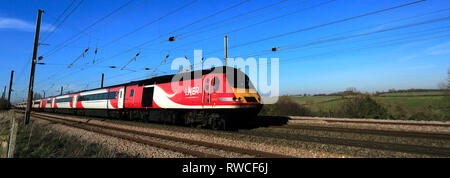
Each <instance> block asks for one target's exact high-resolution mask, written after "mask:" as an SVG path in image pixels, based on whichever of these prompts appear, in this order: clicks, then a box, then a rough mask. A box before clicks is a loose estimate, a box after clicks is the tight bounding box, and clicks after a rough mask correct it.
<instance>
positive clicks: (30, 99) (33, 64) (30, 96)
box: [25, 9, 44, 125]
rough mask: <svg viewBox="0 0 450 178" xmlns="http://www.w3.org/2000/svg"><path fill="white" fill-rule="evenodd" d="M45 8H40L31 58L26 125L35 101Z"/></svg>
mask: <svg viewBox="0 0 450 178" xmlns="http://www.w3.org/2000/svg"><path fill="white" fill-rule="evenodd" d="M42 12H44V10H42V9H39V10H38V16H37V20H36V32H35V35H34V47H33V58H32V59H31V72H30V84H29V86H28V100H27V110H26V112H25V125H27V124H28V123H29V122H30V112H31V103H32V102H33V85H34V72H35V69H36V62H37V60H36V58H37V52H38V47H39V33H40V31H41V16H42Z"/></svg>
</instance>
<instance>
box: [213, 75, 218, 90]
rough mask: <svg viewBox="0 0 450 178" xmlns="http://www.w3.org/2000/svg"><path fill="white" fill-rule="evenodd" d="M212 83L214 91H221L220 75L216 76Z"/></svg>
mask: <svg viewBox="0 0 450 178" xmlns="http://www.w3.org/2000/svg"><path fill="white" fill-rule="evenodd" d="M212 85H213V90H214V91H219V86H220V80H219V77H217V76H215V77H214V79H213V81H212Z"/></svg>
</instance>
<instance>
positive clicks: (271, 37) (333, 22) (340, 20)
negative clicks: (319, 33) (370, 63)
mask: <svg viewBox="0 0 450 178" xmlns="http://www.w3.org/2000/svg"><path fill="white" fill-rule="evenodd" d="M424 1H425V0H419V1H414V2H410V3H406V4H402V5H398V6H394V7H390V8H386V9H381V10H377V11H372V12H369V13H364V14H361V15H357V16H352V17H348V18H344V19H339V20H335V21H331V22H328V23H324V24H319V25H315V26H312V27H307V28H302V29H298V30H295V31H291V32H286V33H281V34H277V35H274V36H270V37H265V38H262V39H258V40H253V41H249V42H245V43H241V44H237V45H234V46H231V47H229V49H233V48H237V47H242V46H247V45H250V44H255V43H259V42H262V41H267V40H272V39H276V38H281V37H284V36H288V35H293V34H296V33H300V32H305V31H309V30H313V29H317V28H322V27H325V26H329V25H334V24H338V23H343V22H347V21H350V20H354V19H358V18H362V17H367V16H370V15H375V14H379V13H382V12H387V11H391V10H394V9H398V8H402V7H406V6H410V5H414V4H417V3H421V2H424ZM221 50H222V49H220V50H215V51H213V52H211V53H210V54H212V53H216V52H219V51H221Z"/></svg>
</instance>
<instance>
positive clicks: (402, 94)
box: [379, 91, 449, 96]
mask: <svg viewBox="0 0 450 178" xmlns="http://www.w3.org/2000/svg"><path fill="white" fill-rule="evenodd" d="M427 95H430V96H432V95H449V93H448V92H447V91H422V92H397V93H383V94H380V95H379V96H427Z"/></svg>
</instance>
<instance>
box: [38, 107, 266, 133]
mask: <svg viewBox="0 0 450 178" xmlns="http://www.w3.org/2000/svg"><path fill="white" fill-rule="evenodd" d="M261 108H262V105H261V106H258V107H255V108H243V109H119V110H104V109H33V111H37V112H49V113H59V114H70V115H77V116H90V117H102V118H112V119H121V120H137V121H146V122H157V123H167V124H174V125H185V126H191V127H202V128H211V129H215V130H231V129H236V128H238V127H240V126H243V125H246V124H249V123H252V122H254V121H255V119H256V117H257V115H258V113H259V111H260V110H261Z"/></svg>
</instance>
